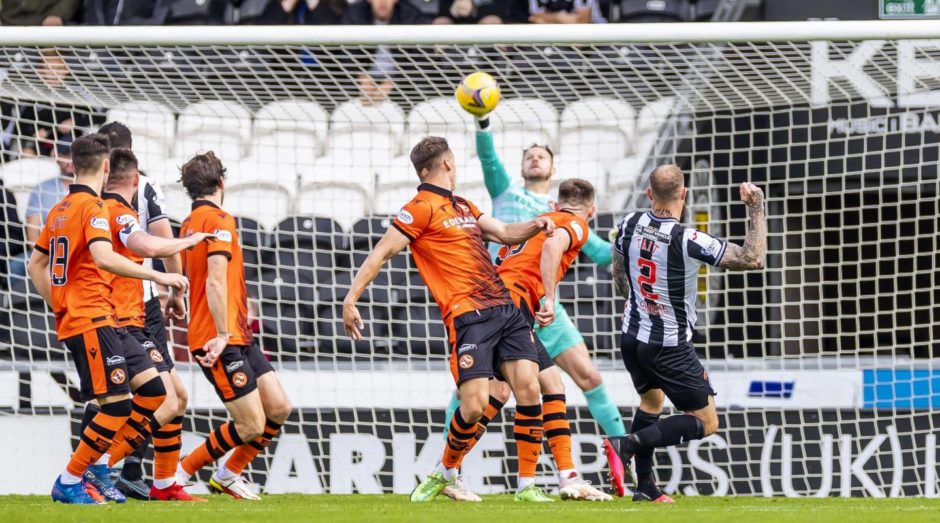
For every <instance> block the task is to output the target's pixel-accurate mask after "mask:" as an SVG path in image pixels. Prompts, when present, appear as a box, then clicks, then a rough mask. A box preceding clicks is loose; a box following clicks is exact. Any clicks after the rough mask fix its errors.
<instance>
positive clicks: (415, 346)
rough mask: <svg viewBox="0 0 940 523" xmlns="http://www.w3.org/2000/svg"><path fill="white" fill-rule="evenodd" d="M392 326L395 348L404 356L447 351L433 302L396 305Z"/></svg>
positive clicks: (443, 333) (439, 314) (443, 330)
mask: <svg viewBox="0 0 940 523" xmlns="http://www.w3.org/2000/svg"><path fill="white" fill-rule="evenodd" d="M391 328H392V339H393V340H395V342H396V344H395V347H396V349H397V350H400V351H401V352H403V353H404V354H405V355H407V356H424V355H436V356H442V355H446V354H448V353H449V352H450V349H449V348H448V347H447V331H446V330H445V329H444V323H443V321H442V320H441V311H440V309H438V307H437V305H435V304H434V303H426V304H419V305H410V306H407V307H397V308H395V310H394V314H393V316H392V319H391Z"/></svg>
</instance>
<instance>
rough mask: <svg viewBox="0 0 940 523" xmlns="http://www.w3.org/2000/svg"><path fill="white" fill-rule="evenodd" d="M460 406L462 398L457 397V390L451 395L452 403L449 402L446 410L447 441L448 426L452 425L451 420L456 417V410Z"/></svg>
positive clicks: (445, 436) (445, 435) (445, 434)
mask: <svg viewBox="0 0 940 523" xmlns="http://www.w3.org/2000/svg"><path fill="white" fill-rule="evenodd" d="M458 408H460V398H458V397H457V392H456V391H455V392H454V393H453V394H452V395H451V396H450V403H448V404H447V410H445V411H444V433H443V434H442V436H444V441H447V428H448V427H450V420H451V418H453V417H454V412H456V411H457V409H458Z"/></svg>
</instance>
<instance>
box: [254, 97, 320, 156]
mask: <svg viewBox="0 0 940 523" xmlns="http://www.w3.org/2000/svg"><path fill="white" fill-rule="evenodd" d="M328 126H329V116H328V115H327V113H326V111H324V110H323V108H322V107H320V106H319V105H318V104H316V103H314V102H309V101H300V100H297V101H294V100H285V101H279V102H273V103H270V104H268V105H266V106H264V107H262V108H261V109H259V110H258V112H257V113H255V120H254V133H253V135H252V141H251V155H252V156H256V157H258V158H261V159H264V160H265V161H270V162H272V163H275V164H278V165H280V164H297V165H298V166H307V165H312V164H313V161H314V158H316V156H317V155H318V154H319V151H320V149H322V146H323V144H324V142H325V141H326V137H327V132H328Z"/></svg>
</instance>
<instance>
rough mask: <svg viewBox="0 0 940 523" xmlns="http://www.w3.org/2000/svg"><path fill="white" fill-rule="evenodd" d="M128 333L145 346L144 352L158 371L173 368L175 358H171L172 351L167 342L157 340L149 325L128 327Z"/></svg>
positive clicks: (166, 370)
mask: <svg viewBox="0 0 940 523" xmlns="http://www.w3.org/2000/svg"><path fill="white" fill-rule="evenodd" d="M127 333H128V334H130V335H131V337H133V338H134V339H135V340H137V342H138V343H140V346H141V347H143V348H144V352H146V353H147V356H149V357H150V360H151V361H153V365H154V366H155V367H156V368H157V372H170V369H172V368H173V359H172V358H170V352H169V351H168V350H167V347H166V344H165V343H164V344H162V345H161V344H159V343H157V342H156V340H155V339H154V336H152V335H151V333H150V329H148V328H147V327H127Z"/></svg>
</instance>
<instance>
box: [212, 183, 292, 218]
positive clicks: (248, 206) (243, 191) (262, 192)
mask: <svg viewBox="0 0 940 523" xmlns="http://www.w3.org/2000/svg"><path fill="white" fill-rule="evenodd" d="M294 192H295V191H294V189H293V187H284V186H282V185H280V184H278V183H274V182H271V181H268V180H266V179H256V180H254V181H249V180H245V181H242V182H241V183H238V184H232V185H226V187H225V204H224V208H225V210H226V211H228V212H229V213H230V214H232V215H233V216H236V217H246V218H253V219H255V220H257V221H258V223H260V224H261V226H262V227H264V228H265V229H266V230H269V231H270V230H272V229H274V226H275V225H277V224H278V223H279V222H280V221H281V220H283V219H284V218H286V217H287V216H290V215H291V214H292V212H293V205H292V203H293V202H292V201H291V194H294Z"/></svg>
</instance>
